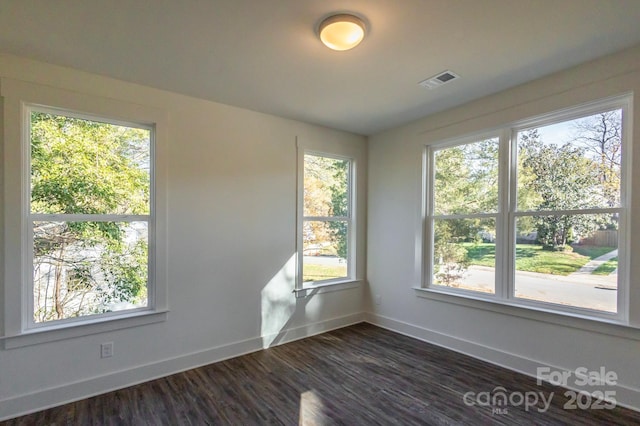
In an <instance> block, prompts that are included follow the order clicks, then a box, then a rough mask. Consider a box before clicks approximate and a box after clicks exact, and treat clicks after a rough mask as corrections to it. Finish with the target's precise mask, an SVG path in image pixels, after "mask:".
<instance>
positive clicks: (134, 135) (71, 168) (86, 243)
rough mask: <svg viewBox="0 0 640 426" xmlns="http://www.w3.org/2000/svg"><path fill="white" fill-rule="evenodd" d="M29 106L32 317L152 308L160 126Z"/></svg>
mask: <svg viewBox="0 0 640 426" xmlns="http://www.w3.org/2000/svg"><path fill="white" fill-rule="evenodd" d="M26 112H27V116H28V127H29V132H28V145H29V153H30V155H29V176H28V182H29V197H28V200H27V202H28V206H27V208H26V210H27V211H28V220H27V222H28V223H27V227H28V231H29V233H30V235H29V237H28V240H27V252H28V255H27V258H28V259H29V260H28V261H27V262H25V266H26V268H27V271H26V273H25V277H26V278H27V279H26V286H27V294H29V295H30V297H28V300H27V310H28V321H27V327H37V326H39V325H43V324H46V323H51V322H54V321H56V322H60V321H66V322H68V321H73V320H74V319H77V318H84V317H89V316H96V315H101V314H107V313H110V312H115V311H130V310H140V309H145V308H147V307H148V306H149V301H148V300H149V299H148V295H149V292H150V291H152V290H153V289H152V287H150V285H149V284H150V279H149V278H150V277H149V275H150V265H149V263H150V262H149V252H150V242H152V241H153V238H152V236H153V222H152V217H153V211H152V210H153V209H152V207H153V202H152V199H151V197H152V187H153V185H152V176H153V173H152V167H153V155H152V152H153V149H152V147H153V137H154V134H153V128H152V127H149V126H143V125H138V124H131V123H121V122H116V121H112V120H108V119H103V118H96V117H93V116H83V115H81V114H75V113H71V112H61V111H59V110H55V109H48V108H41V107H29V108H27V110H26Z"/></svg>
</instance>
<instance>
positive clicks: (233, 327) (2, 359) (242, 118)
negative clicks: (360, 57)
mask: <svg viewBox="0 0 640 426" xmlns="http://www.w3.org/2000/svg"><path fill="white" fill-rule="evenodd" d="M0 77H9V78H13V79H19V80H24V81H29V82H35V83H39V84H45V85H50V86H53V87H57V88H61V89H67V90H72V91H76V92H80V93H83V94H89V95H95V96H100V97H106V98H113V99H116V100H120V101H125V102H130V103H136V104H142V105H147V106H149V107H153V108H157V109H160V110H163V111H166V113H167V116H168V152H167V157H168V166H167V167H168V169H167V170H166V172H167V176H168V212H167V213H168V214H167V220H168V239H167V240H168V241H167V244H168V247H167V249H168V265H167V271H168V304H169V309H170V312H169V314H168V319H167V320H166V321H165V322H161V323H157V324H151V325H146V326H142V327H136V328H129V329H123V330H118V331H112V332H108V333H102V334H98V335H92V336H88V337H82V338H75V339H68V340H63V341H56V342H51V343H45V344H38V345H34V346H27V347H22V348H17V349H9V350H0V419H3V418H8V417H13V416H15V415H18V414H21V413H24V412H28V411H34V410H37V409H41V408H43V407H47V406H51V405H57V404H60V403H63V402H66V401H68V400H72V399H78V398H81V397H83V396H86V395H92V394H96V393H101V392H105V391H107V390H110V389H113V388H118V387H123V386H127V385H129V384H132V383H135V382H140V381H145V380H148V379H150V378H153V377H158V376H162V375H167V374H169V373H171V372H174V371H178V370H183V369H188V368H190V367H193V366H196V365H202V364H207V363H210V362H214V361H216V360H219V359H222V358H226V357H231V356H235V355H239V354H241V353H244V352H248V351H254V350H257V349H260V348H262V347H263V346H268V345H273V344H277V343H280V342H283V341H287V340H290V339H293V338H299V337H303V336H306V335H310V334H315V333H319V332H322V331H325V330H327V329H330V328H335V327H340V326H344V325H347V324H351V323H354V322H359V321H361V320H362V319H363V314H362V312H363V304H362V303H363V297H362V289H361V287H356V288H351V289H347V290H342V291H334V292H325V293H322V294H316V295H314V296H312V297H308V298H305V299H297V300H296V299H295V298H294V297H293V293H291V291H292V290H293V283H294V281H293V279H294V277H293V275H292V272H293V269H292V268H293V265H294V263H293V259H292V256H293V255H294V250H295V228H294V226H295V225H294V224H295V215H296V137H300V138H303V139H305V140H307V141H314V143H316V144H318V143H320V144H322V143H324V142H326V143H327V144H328V146H331V145H344V144H348V145H351V146H352V147H353V149H355V151H356V152H357V157H358V158H357V161H358V164H359V166H360V168H359V169H360V170H361V171H362V172H363V173H362V174H361V175H360V176H359V177H358V178H359V179H358V182H359V184H360V185H359V191H360V198H359V200H360V202H359V216H358V220H359V225H360V226H359V228H360V231H361V232H360V239H359V242H358V244H359V246H360V249H361V250H360V256H359V259H358V260H359V262H358V264H359V265H360V267H359V269H360V276H363V274H364V264H365V261H364V252H365V250H364V248H365V247H364V241H365V239H364V231H365V226H366V225H365V207H366V196H365V191H366V168H367V167H366V139H365V138H364V137H362V136H358V135H353V134H348V133H345V132H339V131H334V130H331V129H327V128H322V127H318V126H312V125H308V124H304V123H300V122H296V121H292V120H286V119H282V118H278V117H274V116H269V115H265V114H260V113H256V112H252V111H248V110H243V109H239V108H233V107H229V106H226V105H221V104H216V103H212V102H207V101H203V100H199V99H194V98H190V97H185V96H181V95H177V94H172V93H168V92H163V91H159V90H155V89H151V88H147V87H142V86H138V85H133V84H128V83H124V82H120V81H116V80H112V79H108V78H104V77H101V76H97V75H91V74H87V73H83V72H78V71H74V70H70V69H65V68H60V67H55V66H51V65H48V64H44V63H38V62H33V61H30V60H26V59H22V58H17V57H13V56H4V55H0ZM185 78H188V76H185ZM212 78H215V75H213V76H212ZM15 160H16V159H9V158H5V159H4V162H3V167H4V168H15V167H18V162H16V161H15ZM3 210H4V209H3ZM8 243H9V244H7V247H11V246H12V243H13V242H8ZM17 244H18V242H15V245H16V247H17ZM0 294H4V293H2V292H0ZM3 305H4V303H2V304H0V306H3ZM105 341H113V342H114V344H115V346H114V352H115V356H114V357H113V358H109V359H100V358H99V345H100V343H101V342H105Z"/></svg>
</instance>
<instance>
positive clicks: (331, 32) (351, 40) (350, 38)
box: [318, 13, 365, 50]
mask: <svg viewBox="0 0 640 426" xmlns="http://www.w3.org/2000/svg"><path fill="white" fill-rule="evenodd" d="M364 30H365V25H364V21H363V20H362V19H360V18H358V17H357V16H354V15H349V14H346V13H341V14H338V15H332V16H329V17H328V18H326V19H325V20H324V21H322V22H321V23H320V27H319V28H318V34H319V35H320V40H322V42H323V43H324V45H325V46H327V47H328V48H329V49H333V50H349V49H353V48H354V47H356V46H357V45H358V44H360V42H361V41H362V39H363V38H364Z"/></svg>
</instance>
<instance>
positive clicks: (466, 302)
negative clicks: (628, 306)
mask: <svg viewBox="0 0 640 426" xmlns="http://www.w3.org/2000/svg"><path fill="white" fill-rule="evenodd" d="M413 289H414V291H415V293H416V296H417V297H421V298H425V299H431V300H437V301H439V302H444V303H451V304H455V305H460V306H465V307H470V308H475V309H482V310H485V311H490V312H494V313H498V314H503V315H511V316H516V317H520V318H526V319H530V320H534V321H538V322H545V323H548V324H553V325H562V326H565V327H571V328H575V329H579V330H586V331H592V332H596V333H601V334H606V335H612V336H617V337H623V338H626V339H633V340H638V341H640V328H638V327H635V326H634V325H631V324H627V323H624V322H622V321H621V320H619V319H617V318H606V317H596V316H588V315H581V314H577V313H573V312H566V311H559V310H554V309H553V308H552V307H551V306H550V307H549V308H546V307H542V306H532V305H526V304H520V303H517V302H511V303H510V302H508V301H503V300H498V299H495V298H493V297H491V296H482V295H475V294H470V293H459V294H452V293H449V292H447V291H441V290H436V289H431V288H424V287H414V288H413Z"/></svg>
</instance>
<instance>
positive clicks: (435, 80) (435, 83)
mask: <svg viewBox="0 0 640 426" xmlns="http://www.w3.org/2000/svg"><path fill="white" fill-rule="evenodd" d="M458 78H460V76H459V75H458V74H456V73H454V72H452V71H443V72H441V73H440V74H438V75H435V76H433V77H430V78H428V79H426V80H423V81H421V82H420V83H418V84H419V85H420V86H422V87H424V88H425V89H435V88H436V87H439V86H442V85H443V84H445V83H448V82H450V81H453V80H455V79H458Z"/></svg>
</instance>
